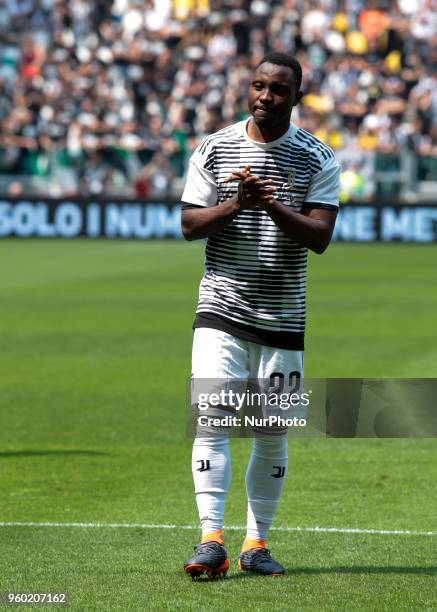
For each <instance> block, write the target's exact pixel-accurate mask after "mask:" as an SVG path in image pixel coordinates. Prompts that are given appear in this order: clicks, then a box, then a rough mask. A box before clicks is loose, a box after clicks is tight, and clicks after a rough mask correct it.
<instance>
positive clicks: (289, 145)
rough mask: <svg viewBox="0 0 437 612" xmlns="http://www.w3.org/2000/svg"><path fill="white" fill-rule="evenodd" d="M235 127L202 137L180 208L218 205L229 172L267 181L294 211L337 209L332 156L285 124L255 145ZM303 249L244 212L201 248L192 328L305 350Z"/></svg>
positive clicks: (259, 214) (256, 212) (264, 217)
mask: <svg viewBox="0 0 437 612" xmlns="http://www.w3.org/2000/svg"><path fill="white" fill-rule="evenodd" d="M247 121H248V120H245V121H240V122H239V123H236V124H234V125H231V126H229V127H226V128H224V129H222V130H220V131H219V132H217V133H215V134H213V135H211V136H208V137H207V138H205V140H203V142H202V143H201V144H200V145H199V146H198V147H197V149H196V151H195V152H194V153H193V155H192V157H191V160H190V166H189V170H188V176H187V181H186V185H185V189H184V193H183V196H182V201H183V203H184V204H185V205H194V206H217V205H218V206H220V204H221V203H223V202H225V201H226V200H228V199H229V198H230V197H231V196H232V195H234V194H235V193H236V191H237V188H238V182H235V183H226V182H225V179H226V178H227V177H229V175H230V173H231V172H232V171H233V170H237V169H242V168H244V167H245V166H246V165H247V164H250V167H251V173H252V174H257V175H258V176H260V177H261V178H263V179H272V180H273V184H274V185H275V187H277V189H278V191H277V192H276V193H275V197H276V198H277V199H279V200H281V201H282V202H284V203H285V204H286V205H287V206H289V207H291V208H292V209H293V210H296V211H301V210H302V208H303V207H305V206H313V207H328V208H337V207H338V193H339V174H340V167H339V164H338V162H337V160H336V159H335V156H334V154H333V152H332V150H331V149H330V148H329V147H327V146H326V145H325V144H323V143H322V142H320V141H319V140H318V139H317V138H315V137H314V136H313V135H311V134H310V133H309V132H307V131H305V130H303V129H300V128H298V127H297V126H295V125H293V124H291V125H290V128H289V130H288V132H287V133H286V134H284V135H283V136H282V137H281V138H279V139H278V140H275V141H272V142H268V143H260V142H255V141H253V140H251V139H250V138H249V136H248V135H247ZM306 268H307V249H306V248H305V247H303V246H301V245H299V244H298V243H297V242H294V241H293V240H291V239H290V238H288V237H286V236H285V235H284V234H283V232H282V231H281V230H280V229H279V227H278V226H277V225H276V224H275V223H274V222H273V221H272V219H271V218H270V217H269V215H268V214H267V213H266V212H265V211H264V210H262V209H261V208H260V207H255V208H253V209H250V210H244V211H242V212H241V213H239V215H238V216H237V217H236V218H235V219H234V220H233V221H232V222H231V223H230V224H229V225H228V226H227V227H225V228H224V229H223V230H222V231H220V232H218V233H216V234H214V235H212V236H210V237H209V238H208V241H207V244H206V259H205V273H204V276H203V278H202V281H201V284H200V291H199V302H198V306H197V311H196V320H195V322H194V327H212V328H214V329H221V330H223V331H225V332H228V333H231V334H232V335H234V336H236V337H239V338H242V339H245V340H250V341H252V342H257V343H259V344H263V345H266V346H273V347H277V348H286V349H292V350H303V348H304V331H305V301H306Z"/></svg>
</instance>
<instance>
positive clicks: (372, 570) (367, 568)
mask: <svg viewBox="0 0 437 612" xmlns="http://www.w3.org/2000/svg"><path fill="white" fill-rule="evenodd" d="M299 574H305V575H310V574H315V575H317V574H420V575H425V576H437V566H430V567H423V566H418V567H402V566H398V565H393V566H390V565H389V566H387V565H385V566H378V565H356V566H352V567H346V566H338V567H288V568H286V570H285V576H292V575H294V576H297V575H299ZM251 578H259V579H262V578H264V577H263V576H259V575H258V574H252V573H250V572H244V573H238V574H237V573H235V574H227V576H226V578H225V580H248V579H251ZM203 582H208V581H207V580H203Z"/></svg>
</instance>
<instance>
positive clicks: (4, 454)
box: [0, 448, 109, 459]
mask: <svg viewBox="0 0 437 612" xmlns="http://www.w3.org/2000/svg"><path fill="white" fill-rule="evenodd" d="M69 455H93V456H99V455H109V453H104V452H102V451H94V450H86V449H80V448H78V449H66V450H30V449H29V450H19V451H0V459H2V458H4V459H7V458H8V457H50V456H53V457H65V456H69Z"/></svg>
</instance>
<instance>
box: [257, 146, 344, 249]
mask: <svg viewBox="0 0 437 612" xmlns="http://www.w3.org/2000/svg"><path fill="white" fill-rule="evenodd" d="M319 163H320V164H321V166H322V168H321V170H320V171H319V172H317V173H316V174H314V175H313V177H312V178H311V181H310V183H309V186H308V189H307V193H306V196H305V200H304V202H303V208H302V211H300V212H298V211H295V210H292V209H291V208H289V207H288V206H286V205H285V204H284V203H283V202H281V201H279V200H275V199H273V200H272V201H270V202H268V203H267V204H266V205H265V206H264V208H265V210H266V212H267V214H268V215H269V216H270V217H271V218H272V219H273V221H274V222H275V223H276V225H277V226H278V227H279V228H280V229H281V230H282V231H283V232H284V234H285V235H286V236H288V237H289V238H291V239H292V240H295V241H296V242H298V243H299V244H301V245H302V246H304V247H307V248H308V249H311V251H314V252H315V253H323V251H324V250H325V249H326V247H327V246H328V244H329V243H330V241H331V238H332V233H333V231H334V226H335V220H336V218H337V212H338V198H339V181H340V166H339V164H338V162H337V161H336V160H335V158H334V157H333V156H332V157H330V158H329V159H328V160H322V159H319Z"/></svg>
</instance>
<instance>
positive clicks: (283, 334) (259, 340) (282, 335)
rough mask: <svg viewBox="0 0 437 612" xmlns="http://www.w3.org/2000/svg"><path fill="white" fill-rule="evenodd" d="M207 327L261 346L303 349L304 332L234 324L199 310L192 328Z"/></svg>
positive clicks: (293, 349)
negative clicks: (271, 329) (270, 329)
mask: <svg viewBox="0 0 437 612" xmlns="http://www.w3.org/2000/svg"><path fill="white" fill-rule="evenodd" d="M197 327H209V328H212V329H218V330H220V331H224V332H225V333H228V334H232V335H233V336H236V337H237V338H241V339H242V340H247V341H248V342H255V343H256V344H262V345H263V346H273V347H274V348H278V349H287V350H290V351H303V350H304V332H290V331H268V330H264V329H259V328H258V327H254V326H253V325H244V324H242V323H239V324H236V323H233V322H230V321H228V320H227V319H226V318H224V317H220V316H219V315H217V314H215V313H210V312H199V313H198V314H197V315H196V319H195V321H194V323H193V329H196V328H197Z"/></svg>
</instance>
